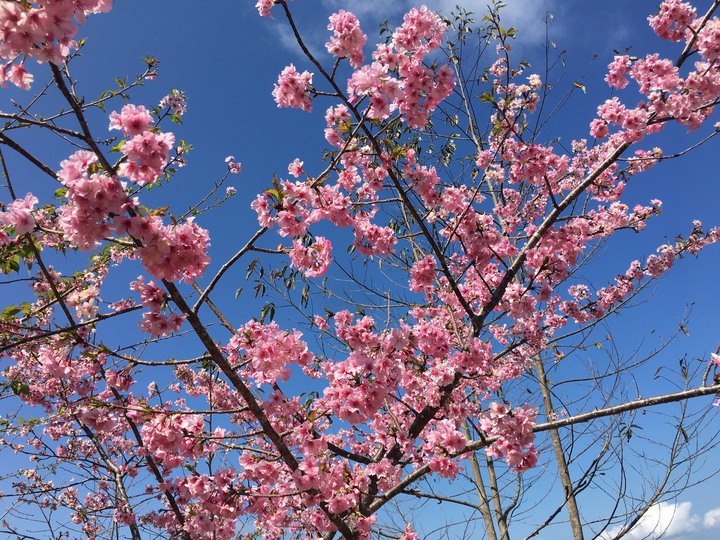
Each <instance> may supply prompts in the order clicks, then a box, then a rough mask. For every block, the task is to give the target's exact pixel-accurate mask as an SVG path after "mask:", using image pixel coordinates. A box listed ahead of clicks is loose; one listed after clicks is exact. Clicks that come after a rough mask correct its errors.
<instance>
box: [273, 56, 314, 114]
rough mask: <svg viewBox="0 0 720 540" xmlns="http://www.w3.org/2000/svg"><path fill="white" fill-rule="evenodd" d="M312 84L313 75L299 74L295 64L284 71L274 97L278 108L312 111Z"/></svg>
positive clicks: (305, 72)
mask: <svg viewBox="0 0 720 540" xmlns="http://www.w3.org/2000/svg"><path fill="white" fill-rule="evenodd" d="M311 84H312V73H308V72H307V71H303V72H302V73H299V72H298V71H297V70H296V69H295V66H294V65H293V64H290V65H289V66H287V67H286V68H285V69H283V70H282V72H281V73H280V76H279V77H278V83H277V84H276V85H275V89H274V90H273V93H272V95H273V97H274V98H275V103H277V105H278V107H293V108H297V109H302V110H303V111H308V112H309V111H312V102H311V99H310V93H309V92H308V86H310V85H311Z"/></svg>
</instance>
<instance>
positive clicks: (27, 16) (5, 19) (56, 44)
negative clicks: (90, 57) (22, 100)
mask: <svg viewBox="0 0 720 540" xmlns="http://www.w3.org/2000/svg"><path fill="white" fill-rule="evenodd" d="M111 8H112V0H83V1H82V2H76V1H72V0H61V1H57V2H50V1H47V0H43V1H37V2H2V4H0V59H4V60H8V62H7V63H5V64H4V65H2V67H1V68H0V85H2V86H6V84H7V83H8V82H9V83H11V84H14V85H15V86H17V87H19V88H22V89H24V90H28V89H29V88H30V84H31V83H32V81H33V76H32V75H31V74H30V73H28V72H27V71H26V70H25V65H24V61H23V60H22V59H23V58H31V59H34V60H36V61H38V62H41V63H45V62H52V63H54V64H62V63H63V62H64V61H65V59H66V58H67V57H68V55H69V54H70V52H71V51H72V50H73V49H76V48H77V46H78V45H77V43H76V42H75V40H74V37H75V35H76V34H77V25H78V24H82V23H84V22H85V19H86V17H87V16H88V15H91V14H93V13H102V12H108V11H110V9H111ZM18 59H20V61H18Z"/></svg>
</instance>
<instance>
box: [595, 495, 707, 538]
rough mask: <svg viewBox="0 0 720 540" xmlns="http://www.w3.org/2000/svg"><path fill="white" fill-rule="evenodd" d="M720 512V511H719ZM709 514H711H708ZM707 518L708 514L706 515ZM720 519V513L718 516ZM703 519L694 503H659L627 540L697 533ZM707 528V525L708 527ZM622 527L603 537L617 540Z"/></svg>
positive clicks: (646, 514) (631, 532)
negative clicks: (693, 507) (693, 505)
mask: <svg viewBox="0 0 720 540" xmlns="http://www.w3.org/2000/svg"><path fill="white" fill-rule="evenodd" d="M718 510H719V511H720V509H718ZM708 513H709V512H708ZM706 517H707V514H706ZM716 517H717V518H718V519H720V513H718V514H717V516H716ZM700 523H701V519H700V516H698V515H697V514H693V513H692V503H691V502H682V503H664V502H661V503H658V504H655V505H653V506H651V507H650V509H649V510H648V511H647V512H646V513H645V515H644V516H643V517H642V518H640V521H638V523H637V525H635V527H633V529H632V530H631V531H630V532H629V533H628V534H627V535H625V536H623V539H625V540H657V539H659V538H672V537H677V536H681V535H684V534H688V533H691V532H694V531H696V530H697V529H698V528H699V527H700ZM706 526H707V525H706ZM621 530H622V527H615V528H613V529H611V530H609V531H608V532H607V533H605V534H604V535H602V537H603V538H615V535H617V534H618V533H619V532H620V531H621Z"/></svg>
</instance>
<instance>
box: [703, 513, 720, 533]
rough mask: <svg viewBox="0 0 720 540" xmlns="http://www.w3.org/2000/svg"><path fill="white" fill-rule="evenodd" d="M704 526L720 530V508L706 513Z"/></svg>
mask: <svg viewBox="0 0 720 540" xmlns="http://www.w3.org/2000/svg"><path fill="white" fill-rule="evenodd" d="M703 525H704V526H705V527H706V528H707V529H720V508H713V509H712V510H709V511H707V512H705V516H704V517H703Z"/></svg>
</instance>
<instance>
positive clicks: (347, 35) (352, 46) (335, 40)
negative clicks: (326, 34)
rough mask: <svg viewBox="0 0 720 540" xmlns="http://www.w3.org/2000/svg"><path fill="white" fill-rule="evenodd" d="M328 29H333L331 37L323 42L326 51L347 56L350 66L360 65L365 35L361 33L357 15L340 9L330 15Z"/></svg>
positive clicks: (339, 55)
mask: <svg viewBox="0 0 720 540" xmlns="http://www.w3.org/2000/svg"><path fill="white" fill-rule="evenodd" d="M328 30H332V31H333V36H332V38H330V41H329V42H327V43H326V44H325V47H326V48H327V50H328V52H329V53H330V54H332V55H333V56H337V57H338V58H345V57H347V58H348V59H349V60H350V65H351V66H352V67H354V68H358V67H360V66H361V65H362V63H363V46H364V45H365V42H366V41H367V36H366V35H365V34H363V33H362V30H361V29H360V23H359V21H358V20H357V17H356V16H355V15H354V14H352V13H350V12H348V11H345V10H344V9H341V10H340V11H338V12H337V13H333V14H332V15H330V24H328Z"/></svg>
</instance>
